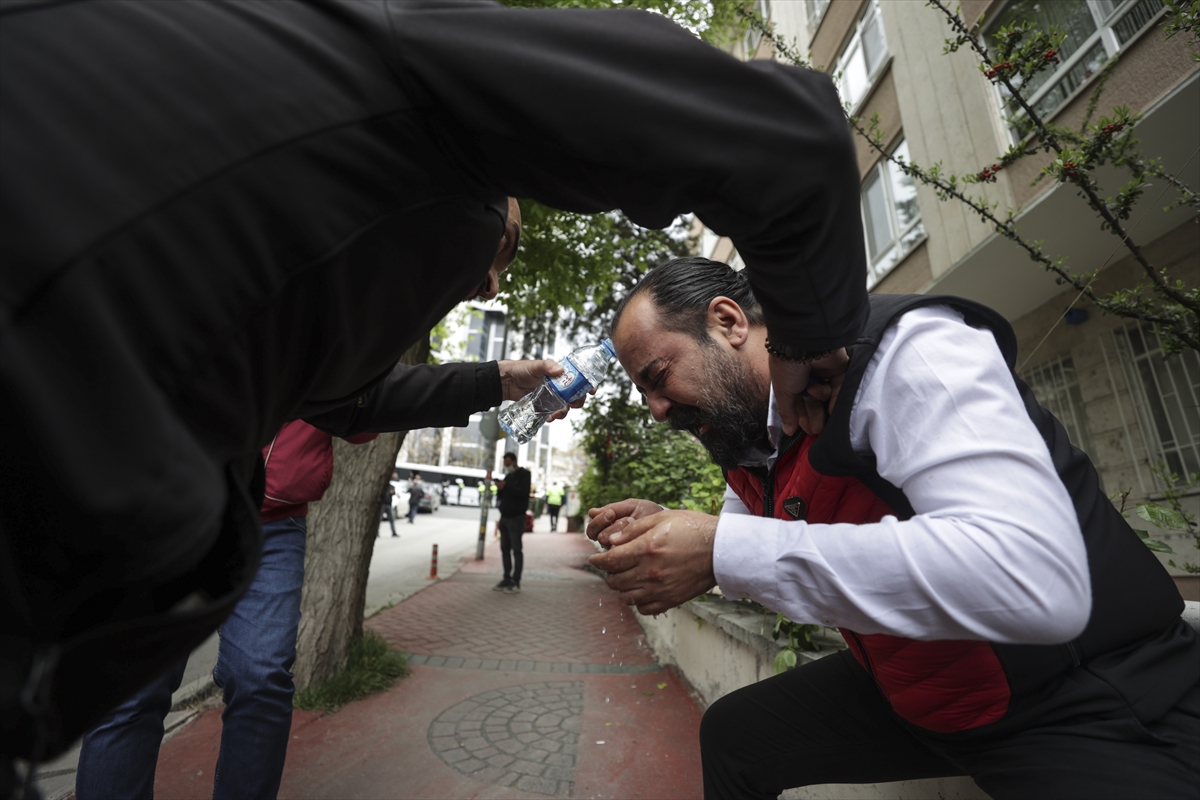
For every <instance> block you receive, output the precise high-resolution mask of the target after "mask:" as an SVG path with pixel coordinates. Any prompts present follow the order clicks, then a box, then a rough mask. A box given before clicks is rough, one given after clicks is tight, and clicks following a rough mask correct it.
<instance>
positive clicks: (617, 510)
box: [587, 497, 663, 550]
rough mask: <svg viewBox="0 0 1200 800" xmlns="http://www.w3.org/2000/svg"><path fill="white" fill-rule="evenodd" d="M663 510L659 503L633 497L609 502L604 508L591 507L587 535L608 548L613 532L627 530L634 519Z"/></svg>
mask: <svg viewBox="0 0 1200 800" xmlns="http://www.w3.org/2000/svg"><path fill="white" fill-rule="evenodd" d="M662 510H663V508H662V506H660V505H659V504H658V503H652V502H650V501H649V500H635V499H634V498H632V497H631V498H629V499H628V500H622V501H621V502H619V503H609V504H608V505H606V506H604V507H603V508H589V509H588V512H587V513H588V519H589V520H591V521H590V522H588V526H587V536H588V538H589V539H591V540H592V541H593V542H599V543H600V545H601V546H602V547H603V548H604V549H605V550H607V549H608V548H610V547H612V545H613V543H612V542H611V537H612V535H613V534H615V533H618V532H619V531H623V530H625V529H626V528H627V527H629V525H630V523H632V522H633V521H634V520H639V519H641V518H642V517H648V516H650V515H651V514H658V513H659V512H661V511H662Z"/></svg>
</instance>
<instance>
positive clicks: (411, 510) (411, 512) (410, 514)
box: [408, 500, 421, 523]
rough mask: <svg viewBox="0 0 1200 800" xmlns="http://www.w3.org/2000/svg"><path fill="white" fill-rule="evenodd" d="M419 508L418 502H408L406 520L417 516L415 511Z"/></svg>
mask: <svg viewBox="0 0 1200 800" xmlns="http://www.w3.org/2000/svg"><path fill="white" fill-rule="evenodd" d="M420 510H421V505H420V504H419V503H414V502H412V501H411V500H410V501H409V504H408V521H409V522H410V523H411V522H413V521H414V520H415V519H416V518H417V512H418V511H420Z"/></svg>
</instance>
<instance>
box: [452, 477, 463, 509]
mask: <svg viewBox="0 0 1200 800" xmlns="http://www.w3.org/2000/svg"><path fill="white" fill-rule="evenodd" d="M454 483H455V485H456V486H457V487H458V493H457V494H456V495H455V496H454V505H456V506H461V505H462V490H463V479H462V478H459V479H458V480H457V481H455V482H454Z"/></svg>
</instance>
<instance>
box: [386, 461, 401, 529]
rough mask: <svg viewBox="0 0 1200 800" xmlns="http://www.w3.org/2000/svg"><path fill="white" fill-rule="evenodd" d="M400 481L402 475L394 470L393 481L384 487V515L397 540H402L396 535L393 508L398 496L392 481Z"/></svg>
mask: <svg viewBox="0 0 1200 800" xmlns="http://www.w3.org/2000/svg"><path fill="white" fill-rule="evenodd" d="M399 479H400V473H399V472H396V470H392V480H391V481H388V482H387V485H386V486H384V487H383V514H384V515H385V516H386V517H387V521H388V525H391V526H392V536H393V537H395V538H400V534H398V533H396V512H395V510H394V509H393V508H392V498H393V497H395V496H396V487H395V486H394V485H393V484H392V481H395V480H399Z"/></svg>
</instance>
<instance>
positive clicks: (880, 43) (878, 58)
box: [834, 0, 888, 109]
mask: <svg viewBox="0 0 1200 800" xmlns="http://www.w3.org/2000/svg"><path fill="white" fill-rule="evenodd" d="M887 53H888V50H887V41H886V40H885V39H884V38H883V22H882V21H880V18H879V0H871V2H869V3H867V7H866V9H865V10H864V11H863V15H862V16H861V17H859V20H858V22H857V23H855V26H854V33H853V34H852V35H851V37H850V41H849V43H848V44H847V45H846V49H845V50H843V51H842V54H841V55H840V56H838V60H837V68H836V69H835V70H834V72H835V80H836V81H837V88H838V94H839V95H841V98H842V102H843V103H844V104H845V105H846V107H847V108H849V109H854V108H856V107H857V106H858V104H859V103H861V102H862V99H863V98H864V97H866V96H867V91H868V90H870V88H871V86H872V85H873V84H874V83H875V79H876V78H877V77H879V71H880V68H881V67H882V66H883V62H884V61H886V60H887Z"/></svg>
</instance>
